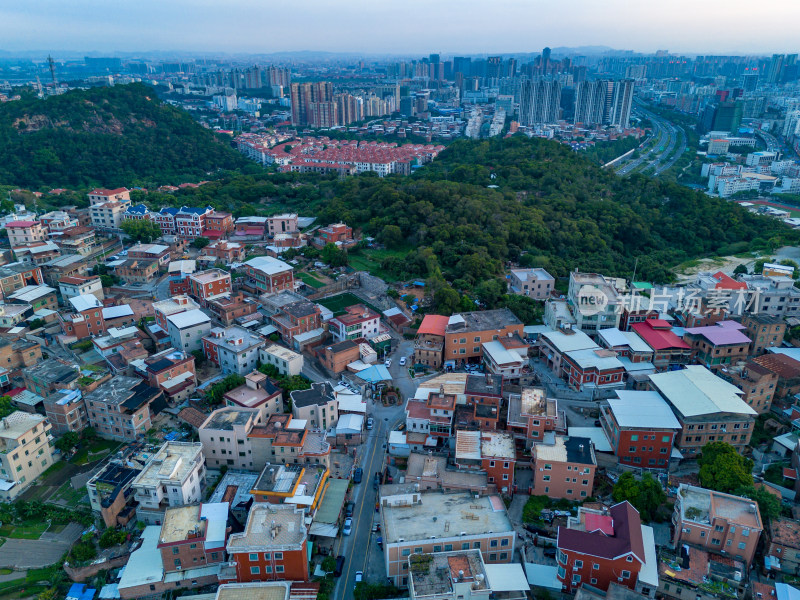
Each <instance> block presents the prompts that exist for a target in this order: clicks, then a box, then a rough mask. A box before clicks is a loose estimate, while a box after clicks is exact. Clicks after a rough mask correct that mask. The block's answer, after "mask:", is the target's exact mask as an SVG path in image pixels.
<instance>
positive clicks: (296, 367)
mask: <svg viewBox="0 0 800 600" xmlns="http://www.w3.org/2000/svg"><path fill="white" fill-rule="evenodd" d="M258 358H259V360H260V361H261V363H262V364H265V365H272V366H273V367H275V368H276V369H278V373H280V374H281V375H284V376H286V377H291V376H293V375H300V373H301V372H302V370H303V355H302V354H298V353H297V352H294V351H293V350H289V348H284V347H283V346H278V345H277V344H270V345H267V346H264V347H262V348H259V350H258Z"/></svg>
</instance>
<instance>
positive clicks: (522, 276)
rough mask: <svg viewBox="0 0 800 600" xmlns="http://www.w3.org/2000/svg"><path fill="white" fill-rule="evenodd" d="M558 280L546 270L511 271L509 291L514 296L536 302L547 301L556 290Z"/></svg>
mask: <svg viewBox="0 0 800 600" xmlns="http://www.w3.org/2000/svg"><path fill="white" fill-rule="evenodd" d="M555 284H556V280H555V279H554V278H553V276H552V275H550V273H548V272H547V271H545V270H544V269H511V273H510V275H509V278H508V289H509V291H510V292H511V293H512V294H518V295H520V296H528V297H529V298H533V299H534V300H547V299H548V298H549V297H550V294H551V292H552V291H553V289H555Z"/></svg>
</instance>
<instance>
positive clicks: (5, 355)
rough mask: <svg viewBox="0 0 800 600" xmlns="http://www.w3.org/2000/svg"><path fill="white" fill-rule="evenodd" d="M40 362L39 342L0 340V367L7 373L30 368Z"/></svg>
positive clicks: (40, 349)
mask: <svg viewBox="0 0 800 600" xmlns="http://www.w3.org/2000/svg"><path fill="white" fill-rule="evenodd" d="M41 361H42V347H41V345H40V344H39V342H35V341H30V340H28V339H26V338H20V339H18V340H13V341H11V340H8V339H6V338H0V365H2V367H3V368H4V369H6V370H7V371H8V373H6V376H8V374H9V373H12V372H14V371H17V370H18V369H20V368H22V367H32V366H34V365H36V364H38V363H40V362H41Z"/></svg>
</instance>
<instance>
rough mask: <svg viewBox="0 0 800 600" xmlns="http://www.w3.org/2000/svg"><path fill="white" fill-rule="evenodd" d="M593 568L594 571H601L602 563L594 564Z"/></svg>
mask: <svg viewBox="0 0 800 600" xmlns="http://www.w3.org/2000/svg"><path fill="white" fill-rule="evenodd" d="M592 570H593V571H599V570H600V565H598V564H597V563H594V564H592Z"/></svg>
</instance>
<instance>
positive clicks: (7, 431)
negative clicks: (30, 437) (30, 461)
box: [0, 410, 47, 452]
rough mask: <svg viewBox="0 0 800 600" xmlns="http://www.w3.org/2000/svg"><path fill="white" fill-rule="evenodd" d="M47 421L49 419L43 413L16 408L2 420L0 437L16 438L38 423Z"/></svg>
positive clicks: (0, 422) (0, 421)
mask: <svg viewBox="0 0 800 600" xmlns="http://www.w3.org/2000/svg"><path fill="white" fill-rule="evenodd" d="M46 422H47V419H46V418H45V417H44V416H42V415H39V414H35V413H29V412H24V411H21V410H15V411H14V412H12V413H11V414H10V415H8V416H7V417H5V418H3V419H2V420H0V439H5V440H16V439H18V438H19V437H20V436H23V435H25V434H26V433H28V432H29V431H30V430H31V429H33V428H34V427H36V426H37V425H40V424H42V423H46ZM26 452H27V451H26Z"/></svg>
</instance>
